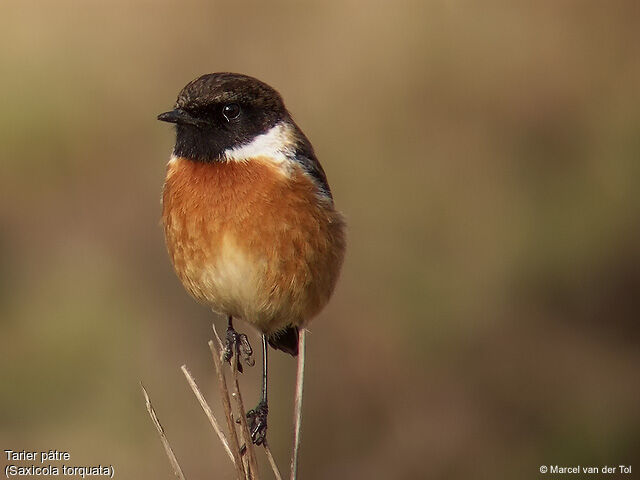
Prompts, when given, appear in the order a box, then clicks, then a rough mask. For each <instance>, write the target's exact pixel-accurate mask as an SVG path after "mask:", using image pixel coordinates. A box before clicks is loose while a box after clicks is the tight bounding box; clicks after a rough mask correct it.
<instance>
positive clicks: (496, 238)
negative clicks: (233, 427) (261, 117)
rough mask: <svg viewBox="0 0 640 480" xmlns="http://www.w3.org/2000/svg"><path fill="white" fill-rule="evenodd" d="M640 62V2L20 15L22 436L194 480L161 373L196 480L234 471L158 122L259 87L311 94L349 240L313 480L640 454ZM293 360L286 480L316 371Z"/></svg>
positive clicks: (9, 220) (33, 6)
mask: <svg viewBox="0 0 640 480" xmlns="http://www.w3.org/2000/svg"><path fill="white" fill-rule="evenodd" d="M638 45H640V8H638V4H637V2H635V1H618V2H610V3H603V2H597V1H595V0H594V1H584V2H575V1H566V2H525V1H512V2H499V1H497V2H482V5H480V4H475V3H472V2H461V1H442V2H407V3H403V2H400V3H398V2H388V3H386V4H385V3H373V2H355V1H347V2H337V1H334V2H322V3H318V4H314V5H303V4H298V3H294V2H290V3H286V2H283V3H272V2H255V3H251V4H245V3H241V2H227V3H222V2H193V1H184V2H169V1H161V2H146V1H139V2H124V1H111V2H98V1H94V0H92V1H57V2H37V1H4V2H3V3H2V5H0V65H1V67H0V68H1V72H2V74H1V75H0V92H2V100H3V101H2V114H1V115H0V145H2V160H1V171H2V175H1V176H0V182H1V183H0V221H1V225H2V229H1V231H0V351H1V352H2V357H0V358H1V362H0V446H1V447H2V449H5V448H11V449H13V450H18V449H22V448H26V449H32V450H37V449H58V450H67V451H70V452H71V455H72V458H73V459H74V460H75V461H77V463H79V464H90V463H91V462H95V463H98V462H102V463H103V464H104V463H107V464H114V466H115V468H116V476H117V478H167V479H168V478H172V472H171V469H170V467H169V464H168V462H167V460H166V458H165V457H164V453H163V451H162V448H161V445H160V442H159V439H158V438H157V436H156V434H155V431H154V430H153V427H152V425H151V423H150V421H149V419H148V418H147V415H146V412H145V409H144V403H143V399H142V395H141V393H140V390H139V384H138V382H139V381H142V382H143V383H144V384H145V386H146V387H147V389H148V391H149V393H150V394H151V397H152V399H153V401H154V405H155V407H156V409H157V412H158V415H159V416H160V419H161V421H162V422H163V424H164V427H165V429H166V431H167V434H168V435H169V438H170V440H171V441H172V444H173V447H174V449H175V451H176V454H177V456H178V458H179V460H180V461H181V464H182V466H183V468H184V470H185V474H186V476H187V478H190V479H194V478H231V476H232V470H231V468H230V465H229V462H228V460H227V458H226V457H225V455H224V452H223V450H222V448H221V447H220V445H219V444H218V441H217V440H216V439H215V438H214V435H213V433H212V431H211V429H210V427H209V426H208V424H207V422H206V419H205V417H204V415H203V414H202V412H201V410H200V407H199V406H198V405H197V403H196V401H195V399H194V398H193V396H192V394H191V392H190V390H189V389H188V386H187V384H186V382H185V381H184V378H183V377H182V374H181V373H180V371H179V366H180V365H182V364H183V363H186V364H187V365H188V366H189V368H190V369H191V370H192V372H193V374H194V376H195V377H196V379H197V381H198V382H199V384H200V386H201V388H202V389H203V390H204V391H205V393H206V395H207V396H208V398H209V399H210V401H211V403H212V404H213V406H214V411H215V412H216V413H217V414H218V415H220V416H221V415H222V413H221V412H222V410H221V408H220V405H219V402H218V394H217V391H216V389H215V384H214V378H213V366H212V364H211V361H210V357H209V354H208V347H207V340H208V339H209V338H210V337H211V328H210V322H211V321H212V320H213V317H212V316H211V314H210V313H209V312H208V311H207V310H206V309H204V308H202V307H200V306H198V305H196V304H195V303H194V302H193V301H192V300H191V299H190V298H189V297H188V296H187V294H186V293H185V292H184V291H183V289H182V287H181V286H180V284H179V282H178V280H177V279H176V278H175V276H174V274H173V272H172V270H171V266H170V264H169V261H168V258H167V256H166V253H165V250H164V244H163V235H162V231H161V229H160V227H159V218H160V203H159V198H160V190H161V186H162V182H163V178H164V169H165V164H166V161H167V160H168V156H169V153H170V150H171V147H172V142H173V132H172V131H171V129H170V128H168V127H167V126H166V125H164V124H160V123H158V122H157V121H156V120H155V116H156V115H157V114H158V113H160V112H162V111H165V110H166V109H167V108H169V107H170V106H171V105H172V104H173V102H174V101H175V97H176V95H177V93H178V91H179V90H180V89H181V88H182V86H183V85H184V84H186V83H187V82H188V81H189V80H191V79H193V78H195V77H197V76H198V75H201V74H203V73H208V72H213V71H235V72H241V73H246V74H250V75H253V76H256V77H258V78H260V79H262V80H264V81H266V82H267V83H269V84H271V85H273V86H274V87H275V88H277V89H278V90H279V91H280V92H281V93H282V95H283V96H284V98H285V100H286V102H287V105H288V107H289V109H290V110H291V111H292V112H293V114H294V116H295V118H296V120H297V122H298V123H299V124H300V125H301V127H302V128H303V130H304V131H305V132H306V133H307V135H308V136H309V137H310V139H311V141H312V142H313V144H314V146H315V148H316V152H317V153H318V156H319V158H320V160H321V162H322V163H323V165H324V167H325V170H326V172H327V175H328V177H329V181H330V183H331V185H332V189H333V192H334V197H335V199H336V202H337V204H338V206H339V208H340V209H341V210H342V211H343V212H344V213H345V215H346V217H347V219H348V223H349V249H348V255H347V260H346V263H345V267H344V271H343V275H342V279H341V282H340V284H339V286H338V288H337V291H336V294H335V295H334V298H333V300H332V302H331V304H330V305H329V307H328V308H327V309H326V310H325V311H324V312H323V313H322V314H321V315H320V317H319V318H318V319H317V320H316V321H315V322H314V323H313V324H312V325H311V334H310V336H309V337H308V340H309V347H308V349H309V351H308V362H307V365H308V370H307V372H308V373H307V384H306V397H305V410H304V415H305V417H304V429H303V447H302V453H301V455H302V458H301V467H300V468H301V476H302V478H305V479H324V478H349V479H360V478H362V479H370V478H381V479H382V478H384V479H387V478H398V479H415V478H442V479H445V478H446V479H468V478H475V477H477V476H478V472H482V473H481V475H480V476H483V475H484V474H486V472H490V473H491V476H492V477H494V478H532V477H534V476H535V475H536V472H537V471H538V467H539V465H541V464H556V463H557V464H563V465H571V464H574V463H575V464H578V463H579V464H581V465H601V464H605V463H606V464H609V465H618V464H627V465H628V464H630V463H631V464H632V460H633V459H634V457H633V454H634V452H635V453H637V450H635V448H637V445H638V444H639V443H640V409H638V405H639V404H640V385H639V384H638V375H637V373H638V367H639V366H640V349H639V348H638V347H639V344H640V325H639V323H638V317H639V315H638V312H639V310H640V305H639V301H638V295H639V293H640V222H639V220H640V188H639V187H638V184H639V182H638V179H639V178H640V88H638V86H639V85H640V55H639V51H638ZM217 321H218V322H220V319H217ZM219 324H220V323H219ZM247 328H248V327H247ZM253 341H254V345H255V346H257V345H258V343H257V338H256V337H255V336H254V337H253ZM272 358H273V362H272V364H273V370H272V371H273V374H272V378H271V381H272V385H273V386H272V387H271V392H272V403H271V412H270V413H271V420H270V422H271V426H270V431H269V439H270V443H271V446H272V448H273V449H274V452H275V455H276V457H277V460H278V462H279V463H280V464H281V466H282V467H283V468H284V467H286V465H287V458H288V449H289V443H290V436H291V430H290V426H291V420H290V415H291V414H290V410H291V403H292V402H291V400H292V393H293V383H294V375H295V362H294V361H292V359H291V358H289V357H285V356H284V355H281V354H277V353H276V354H274V355H272ZM245 377H246V378H244V379H243V385H244V388H245V389H246V394H245V399H246V401H247V403H250V404H251V403H253V399H254V398H256V399H257V396H258V388H257V387H258V383H259V379H258V372H257V369H255V368H254V369H252V370H251V371H250V372H248V373H246V374H245ZM635 458H637V457H635Z"/></svg>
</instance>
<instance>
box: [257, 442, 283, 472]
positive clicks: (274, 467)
mask: <svg viewBox="0 0 640 480" xmlns="http://www.w3.org/2000/svg"><path fill="white" fill-rule="evenodd" d="M262 446H263V447H264V453H266V454H267V458H268V459H269V465H271V470H273V474H274V475H275V477H276V480H282V475H281V474H280V470H279V469H278V465H276V461H275V459H274V458H273V454H272V453H271V449H270V448H269V444H268V443H267V439H266V438H265V439H264V441H263V442H262Z"/></svg>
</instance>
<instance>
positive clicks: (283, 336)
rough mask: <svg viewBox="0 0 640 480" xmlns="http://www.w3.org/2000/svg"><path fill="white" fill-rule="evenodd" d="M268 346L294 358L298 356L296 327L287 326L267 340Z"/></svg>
mask: <svg viewBox="0 0 640 480" xmlns="http://www.w3.org/2000/svg"><path fill="white" fill-rule="evenodd" d="M267 340H268V341H269V345H271V346H272V347H273V348H275V349H276V350H282V351H283V352H285V353H288V354H289V355H293V356H294V357H296V356H298V327H294V326H289V327H287V328H285V329H284V330H280V331H279V332H276V333H274V334H272V335H269V337H268V338H267Z"/></svg>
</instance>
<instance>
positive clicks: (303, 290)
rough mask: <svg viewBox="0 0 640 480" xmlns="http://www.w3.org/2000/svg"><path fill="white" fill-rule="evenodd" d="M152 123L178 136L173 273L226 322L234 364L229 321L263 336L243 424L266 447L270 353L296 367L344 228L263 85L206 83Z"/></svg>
mask: <svg viewBox="0 0 640 480" xmlns="http://www.w3.org/2000/svg"><path fill="white" fill-rule="evenodd" d="M157 118H158V120H160V121H163V122H169V123H172V124H175V130H176V137H175V138H176V139H175V145H174V148H173V152H172V154H171V156H170V159H169V162H168V164H167V170H166V178H165V182H164V187H163V192H162V223H163V226H164V234H165V243H166V246H167V250H168V253H169V257H170V260H171V262H172V264H173V267H174V270H175V272H176V274H177V276H178V278H179V279H180V281H181V282H182V284H183V286H184V288H185V289H186V290H187V292H188V293H189V294H190V295H191V296H192V297H193V298H194V299H195V300H196V301H198V302H200V303H202V304H204V305H205V306H208V307H209V308H211V309H212V310H213V311H214V312H216V313H218V314H221V315H224V316H225V317H226V318H227V319H228V327H227V334H226V337H225V342H226V343H225V347H224V357H225V359H226V360H227V361H230V359H231V358H232V354H233V353H234V351H235V352H236V353H237V355H236V357H235V358H236V359H239V355H240V354H243V355H244V357H245V359H246V361H247V363H248V364H251V359H250V356H251V354H252V349H251V346H250V344H249V342H248V340H247V337H246V335H245V334H239V333H238V332H237V331H236V330H235V328H234V325H233V320H234V319H241V320H242V321H244V322H245V323H247V324H249V325H251V326H253V327H254V328H255V329H256V330H257V331H258V332H259V333H260V335H261V339H262V360H263V362H262V390H261V397H260V401H259V403H258V405H257V406H256V408H254V409H252V410H250V411H249V412H248V413H247V418H248V421H249V422H248V423H249V427H250V433H251V439H252V442H253V443H255V444H257V445H260V444H262V443H264V442H265V439H266V432H267V416H268V402H267V385H268V361H267V358H268V345H270V346H271V347H272V348H274V349H276V350H281V351H283V352H285V353H288V354H290V355H292V356H294V357H295V356H297V355H298V346H299V334H300V331H301V330H302V329H305V327H307V325H308V324H309V322H310V321H311V320H312V319H313V318H314V317H315V316H316V315H317V314H318V313H319V312H320V311H321V310H322V309H323V308H324V306H325V305H326V304H327V303H328V301H329V299H330V297H331V295H332V293H333V291H334V288H335V286H336V282H337V280H338V277H339V274H340V270H341V267H342V263H343V260H344V256H345V250H346V223H345V220H344V217H343V215H342V214H341V213H340V212H339V211H338V210H336V208H335V206H334V200H333V195H332V192H331V189H330V187H329V183H328V181H327V177H326V174H325V172H324V170H323V168H322V166H321V165H320V162H319V161H318V159H317V157H316V154H315V152H314V149H313V146H312V144H311V142H310V141H309V139H308V138H307V137H306V136H305V134H304V133H303V132H302V130H301V129H300V128H299V127H298V125H297V124H296V122H295V121H294V120H293V117H292V115H291V114H290V113H289V111H288V110H287V108H286V107H285V104H284V101H283V99H282V97H281V95H280V94H279V93H278V92H277V91H276V90H275V89H274V88H272V87H270V86H269V85H267V84H266V83H264V82H262V81H260V80H258V79H256V78H253V77H251V76H248V75H243V74H238V73H230V72H219V73H211V74H206V75H202V76H200V77H198V78H196V79H195V80H193V81H191V82H189V83H188V84H187V85H186V86H185V87H184V88H183V89H182V90H181V91H180V93H179V94H178V97H177V101H176V103H175V106H174V108H173V109H172V110H170V111H167V112H165V113H162V114H160V115H158V117H157ZM234 349H235V350H234ZM238 367H239V370H240V371H241V370H242V367H241V365H240V363H239V360H238Z"/></svg>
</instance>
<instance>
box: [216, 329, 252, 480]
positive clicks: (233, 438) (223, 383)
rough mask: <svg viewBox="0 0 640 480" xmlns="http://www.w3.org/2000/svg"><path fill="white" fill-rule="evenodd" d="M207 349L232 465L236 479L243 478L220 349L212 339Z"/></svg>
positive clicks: (242, 468)
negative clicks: (214, 373)
mask: <svg viewBox="0 0 640 480" xmlns="http://www.w3.org/2000/svg"><path fill="white" fill-rule="evenodd" d="M218 341H219V338H218ZM209 349H210V350H211V354H212V357H213V363H214V364H215V366H216V373H217V374H218V385H219V387H220V396H221V397H222V405H223V407H224V412H225V418H226V419H227V428H228V429H229V441H230V444H231V445H230V447H231V452H232V453H233V458H234V460H235V461H234V465H235V466H236V473H237V475H238V480H244V479H245V478H246V472H245V468H244V465H243V463H242V459H241V458H240V444H239V443H238V434H237V432H236V427H235V425H234V422H233V413H232V410H231V401H230V400H229V389H228V388H227V381H226V380H225V378H224V371H223V370H222V359H221V358H220V350H219V349H217V348H216V347H215V345H214V343H213V341H211V340H209Z"/></svg>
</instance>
